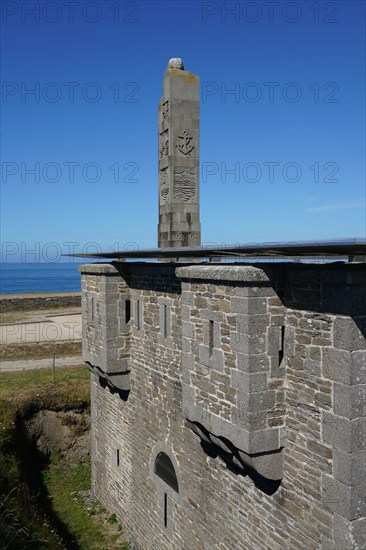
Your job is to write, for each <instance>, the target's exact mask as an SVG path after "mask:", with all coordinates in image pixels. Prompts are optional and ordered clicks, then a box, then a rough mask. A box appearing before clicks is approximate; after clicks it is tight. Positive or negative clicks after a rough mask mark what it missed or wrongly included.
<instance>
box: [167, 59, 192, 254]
mask: <svg viewBox="0 0 366 550" xmlns="http://www.w3.org/2000/svg"><path fill="white" fill-rule="evenodd" d="M199 99H200V96H199V78H198V77H197V76H196V75H194V74H192V73H190V72H189V71H185V70H184V65H183V61H182V59H180V58H172V59H170V60H169V63H168V67H167V69H166V71H165V73H164V80H163V97H162V99H161V100H160V103H159V226H158V246H159V247H160V248H168V247H179V246H199V245H200V244H201V225H200V216H199V108H200V105H199Z"/></svg>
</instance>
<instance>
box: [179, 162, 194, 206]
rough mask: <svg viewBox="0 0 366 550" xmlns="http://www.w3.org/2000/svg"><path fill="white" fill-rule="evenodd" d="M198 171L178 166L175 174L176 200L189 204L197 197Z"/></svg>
mask: <svg viewBox="0 0 366 550" xmlns="http://www.w3.org/2000/svg"><path fill="white" fill-rule="evenodd" d="M196 185H197V178H196V169H195V168H185V167H182V166H176V167H175V168H174V174H173V194H174V198H175V199H179V200H182V201H184V202H189V201H190V200H192V199H194V198H195V196H196Z"/></svg>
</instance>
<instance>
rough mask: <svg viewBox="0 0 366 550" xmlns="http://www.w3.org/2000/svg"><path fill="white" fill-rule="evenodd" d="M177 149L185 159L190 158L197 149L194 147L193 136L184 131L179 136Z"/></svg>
mask: <svg viewBox="0 0 366 550" xmlns="http://www.w3.org/2000/svg"><path fill="white" fill-rule="evenodd" d="M175 147H176V149H177V150H178V151H179V153H181V154H182V155H183V156H185V157H190V156H191V154H192V153H193V150H194V149H195V146H194V145H193V136H192V135H190V134H189V133H188V131H187V130H183V131H182V132H181V133H180V134H178V139H177V143H176V145H175Z"/></svg>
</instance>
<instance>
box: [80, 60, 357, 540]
mask: <svg viewBox="0 0 366 550" xmlns="http://www.w3.org/2000/svg"><path fill="white" fill-rule="evenodd" d="M158 125H159V136H158V142H159V146H158V149H159V151H158V152H159V225H158V244H159V248H158V249H156V250H153V251H152V250H147V251H135V252H125V253H118V252H116V253H106V254H100V255H95V257H98V258H99V259H100V258H106V259H108V258H109V259H111V260H114V261H111V262H108V263H92V264H88V265H82V266H80V267H79V270H80V272H81V278H82V315H83V358H84V360H85V363H86V365H87V367H88V368H89V370H90V371H91V403H92V405H91V415H92V449H91V455H92V491H93V494H94V495H95V497H97V498H98V499H99V500H100V501H101V502H102V503H103V505H104V506H105V507H106V508H107V509H108V510H109V511H110V512H111V513H115V514H116V516H117V517H118V519H119V520H120V522H121V523H122V524H123V526H124V528H125V532H126V534H127V536H128V538H129V540H130V541H131V544H132V546H131V547H132V548H138V549H141V550H155V549H156V550H157V549H159V550H160V549H166V550H171V549H174V550H179V549H187V550H201V549H204V550H206V549H207V550H212V549H222V550H233V549H235V550H262V549H263V550H268V549H270V550H283V549H288V550H318V549H323V550H351V549H352V550H361V549H365V548H366V475H365V472H366V463H365V452H366V405H365V388H366V340H365V332H366V331H365V326H366V322H365V321H366V316H365V303H366V293H365V274H366V273H365V264H364V263H362V261H361V262H358V261H357V258H361V260H362V256H361V255H362V254H364V253H365V243H362V242H359V241H356V240H355V241H354V242H353V241H343V242H342V241H340V242H331V243H318V244H316V243H302V244H301V243H300V244H298V245H295V244H294V243H293V244H292V245H288V244H286V243H283V244H282V245H281V244H278V245H273V246H272V247H271V246H269V245H268V244H267V245H266V246H263V247H261V246H258V247H257V248H253V247H252V248H251V247H242V248H241V249H239V248H237V249H236V250H234V251H233V250H232V249H231V250H230V249H228V248H226V249H223V248H216V249H209V250H207V249H204V248H203V247H201V246H200V244H201V234H200V231H201V230H200V219H199V81H198V78H197V76H195V75H193V74H192V73H190V72H188V71H186V70H184V67H183V63H182V61H181V60H180V59H172V60H170V61H169V64H168V68H167V70H166V72H165V75H164V83H163V98H162V100H161V101H160V104H159V120H158ZM235 251H236V252H237V253H238V254H239V253H240V254H241V255H242V256H243V257H245V256H248V254H252V255H257V256H263V254H264V253H271V254H272V256H274V258H275V257H276V256H275V255H276V254H278V255H280V256H281V258H283V257H284V256H286V257H288V258H291V257H293V256H295V257H296V258H299V257H301V256H304V258H306V257H309V256H310V257H314V256H316V255H319V254H320V255H321V256H322V258H323V257H326V258H327V261H318V262H306V261H283V260H282V261H273V259H272V260H271V261H270V262H266V261H261V262H259V261H255V262H253V261H252V262H250V260H248V259H243V260H242V261H235V262H231V263H228V262H227V261H224V262H222V261H221V262H220V261H217V260H216V261H215V258H216V257H217V258H218V259H220V258H222V257H226V256H227V255H228V254H229V255H230V254H232V253H233V252H235ZM332 255H333V258H332ZM351 255H352V256H353V261H347V259H348V257H349V256H351ZM134 257H138V258H139V259H140V260H141V259H144V260H145V261H143V262H141V261H139V262H134V261H133V258H134ZM341 257H344V258H345V261H341V260H340V258H341ZM121 259H123V260H125V261H119V260H121ZM156 259H158V260H159V261H156ZM208 260H210V261H208Z"/></svg>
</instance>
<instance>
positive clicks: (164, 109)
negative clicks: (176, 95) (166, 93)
mask: <svg viewBox="0 0 366 550" xmlns="http://www.w3.org/2000/svg"><path fill="white" fill-rule="evenodd" d="M161 114H162V117H163V120H167V119H168V118H169V101H164V103H163V105H162V107H161Z"/></svg>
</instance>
